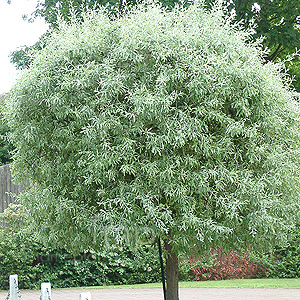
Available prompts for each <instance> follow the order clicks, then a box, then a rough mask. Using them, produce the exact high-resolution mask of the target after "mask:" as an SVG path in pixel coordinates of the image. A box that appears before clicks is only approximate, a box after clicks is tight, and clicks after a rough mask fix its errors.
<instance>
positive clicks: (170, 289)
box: [165, 240, 179, 300]
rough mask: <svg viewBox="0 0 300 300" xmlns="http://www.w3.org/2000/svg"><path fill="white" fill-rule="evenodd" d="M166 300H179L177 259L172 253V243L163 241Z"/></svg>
mask: <svg viewBox="0 0 300 300" xmlns="http://www.w3.org/2000/svg"><path fill="white" fill-rule="evenodd" d="M165 249H166V256H167V257H166V277H167V300H179V297H178V257H177V255H176V254H175V253H174V252H173V251H172V243H170V242H169V240H166V241H165Z"/></svg>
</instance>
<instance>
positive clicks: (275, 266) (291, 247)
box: [268, 226, 300, 278]
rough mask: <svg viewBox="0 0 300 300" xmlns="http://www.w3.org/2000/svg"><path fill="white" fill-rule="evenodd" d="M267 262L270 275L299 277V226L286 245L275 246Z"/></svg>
mask: <svg viewBox="0 0 300 300" xmlns="http://www.w3.org/2000/svg"><path fill="white" fill-rule="evenodd" d="M268 263H269V272H270V274H269V276H270V277H279V278H295V277H300V226H298V227H297V230H296V231H295V232H294V235H293V236H292V237H291V238H290V240H289V242H288V244H287V245H286V246H284V247H276V249H275V252H274V254H273V255H271V256H270V257H269V259H268Z"/></svg>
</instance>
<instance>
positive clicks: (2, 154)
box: [0, 94, 13, 165]
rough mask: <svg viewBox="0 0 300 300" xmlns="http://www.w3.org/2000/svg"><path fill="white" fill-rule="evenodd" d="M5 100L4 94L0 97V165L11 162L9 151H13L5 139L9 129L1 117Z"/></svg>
mask: <svg viewBox="0 0 300 300" xmlns="http://www.w3.org/2000/svg"><path fill="white" fill-rule="evenodd" d="M6 98H7V95H6V94H2V95H0V165H5V164H8V163H10V162H11V156H12V154H11V151H12V150H13V146H12V144H11V143H10V142H9V141H8V139H7V134H8V132H9V127H8V125H7V122H6V121H5V119H4V116H3V107H4V103H5V100H6Z"/></svg>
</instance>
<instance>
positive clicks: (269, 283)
mask: <svg viewBox="0 0 300 300" xmlns="http://www.w3.org/2000/svg"><path fill="white" fill-rule="evenodd" d="M179 286H180V287H183V288H300V278H295V279H233V280H218V281H191V282H180V283H179ZM161 287H162V285H161V283H148V284H135V285H113V286H98V287H87V288H100V289H103V288H105V289H115V288H117V289H118V288H126V289H141V288H161Z"/></svg>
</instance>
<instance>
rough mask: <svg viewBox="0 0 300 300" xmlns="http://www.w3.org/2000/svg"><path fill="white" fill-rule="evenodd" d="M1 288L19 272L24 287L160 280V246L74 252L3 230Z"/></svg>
mask: <svg viewBox="0 0 300 300" xmlns="http://www.w3.org/2000/svg"><path fill="white" fill-rule="evenodd" d="M0 235H1V240H0V269H1V273H0V289H7V288H8V276H9V275H10V274H18V276H19V285H20V288H25V289H29V288H39V286H40V283H41V282H45V281H50V282H51V284H52V286H53V287H71V286H95V285H111V284H135V283H147V282H156V281H158V280H160V269H159V261H158V254H157V249H156V248H155V247H153V246H149V245H146V246H139V247H138V248H137V249H136V250H135V251H132V250H129V249H128V248H122V247H117V246H116V247H113V248H112V249H110V251H106V250H103V249H99V251H97V252H86V253H81V254H79V255H77V256H74V255H73V254H71V253H70V252H68V251H66V250H64V249H48V248H46V247H43V245H41V244H39V243H37V242H35V241H33V239H32V238H31V237H30V236H22V235H19V234H10V233H8V232H7V231H5V230H3V229H1V230H0Z"/></svg>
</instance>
